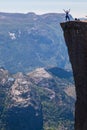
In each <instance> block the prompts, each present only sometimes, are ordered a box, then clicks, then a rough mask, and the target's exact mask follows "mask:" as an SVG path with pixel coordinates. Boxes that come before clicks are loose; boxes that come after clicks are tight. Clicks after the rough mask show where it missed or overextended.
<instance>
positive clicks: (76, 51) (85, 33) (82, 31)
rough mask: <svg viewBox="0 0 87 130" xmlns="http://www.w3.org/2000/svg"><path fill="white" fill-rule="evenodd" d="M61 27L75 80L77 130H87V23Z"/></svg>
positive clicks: (69, 24) (70, 23) (75, 22)
mask: <svg viewBox="0 0 87 130" xmlns="http://www.w3.org/2000/svg"><path fill="white" fill-rule="evenodd" d="M61 26H62V28H63V31H64V37H65V41H66V45H67V47H68V52H69V57H70V61H71V64H72V69H73V74H74V79H75V87H76V96H77V101H76V107H75V130H87V22H86V21H70V22H66V23H61Z"/></svg>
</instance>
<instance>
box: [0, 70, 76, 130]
mask: <svg viewBox="0 0 87 130" xmlns="http://www.w3.org/2000/svg"><path fill="white" fill-rule="evenodd" d="M50 70H52V71H50ZM53 70H54V71H53ZM60 71H61V69H59V68H56V73H57V74H55V68H50V69H45V68H37V69H35V70H34V71H32V72H29V73H27V74H23V73H21V72H20V73H17V74H15V75H11V74H10V73H9V72H8V71H7V70H5V69H3V68H0V130H2V129H4V130H42V129H43V128H44V130H51V129H53V130H58V129H59V130H62V129H64V130H65V129H69V130H73V126H74V114H73V113H74V103H75V89H74V84H73V83H72V81H71V80H70V79H71V78H72V76H71V74H70V72H67V71H65V70H62V73H63V74H65V73H66V74H65V75H66V77H65V76H64V75H63V77H62V78H61V77H60V76H58V73H59V72H60ZM63 71H64V72H63ZM67 74H68V78H67Z"/></svg>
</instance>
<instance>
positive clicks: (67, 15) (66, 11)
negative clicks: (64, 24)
mask: <svg viewBox="0 0 87 130" xmlns="http://www.w3.org/2000/svg"><path fill="white" fill-rule="evenodd" d="M63 10H64V9H63ZM64 12H65V13H66V16H65V19H66V21H67V20H68V21H70V17H69V12H70V9H69V10H64Z"/></svg>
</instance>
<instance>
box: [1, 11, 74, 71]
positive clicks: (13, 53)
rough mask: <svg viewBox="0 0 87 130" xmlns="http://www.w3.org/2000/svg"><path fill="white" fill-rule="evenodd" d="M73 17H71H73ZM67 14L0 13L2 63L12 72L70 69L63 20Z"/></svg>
mask: <svg viewBox="0 0 87 130" xmlns="http://www.w3.org/2000/svg"><path fill="white" fill-rule="evenodd" d="M71 19H72V17H71ZM64 20H65V14H57V13H49V14H44V15H36V14H35V13H27V14H20V13H14V14H13V13H0V66H1V67H2V66H3V67H4V68H6V69H8V70H9V71H10V72H14V73H15V72H18V71H22V72H28V71H31V70H33V69H35V68H38V67H54V66H58V67H60V68H66V69H70V63H69V60H68V54H67V49H66V46H65V44H64V38H63V35H62V29H61V27H60V22H63V21H64Z"/></svg>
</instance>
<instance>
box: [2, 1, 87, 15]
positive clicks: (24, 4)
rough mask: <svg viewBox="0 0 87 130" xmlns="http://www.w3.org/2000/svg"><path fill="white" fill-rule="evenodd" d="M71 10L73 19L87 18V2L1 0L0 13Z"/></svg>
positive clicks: (38, 12)
mask: <svg viewBox="0 0 87 130" xmlns="http://www.w3.org/2000/svg"><path fill="white" fill-rule="evenodd" d="M69 8H70V9H71V12H70V13H71V14H72V16H73V17H85V16H87V0H1V1H0V12H20V13H27V12H35V13H37V14H44V13H48V12H49V13H50V12H54V13H55V12H56V13H63V9H65V10H66V9H69Z"/></svg>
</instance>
